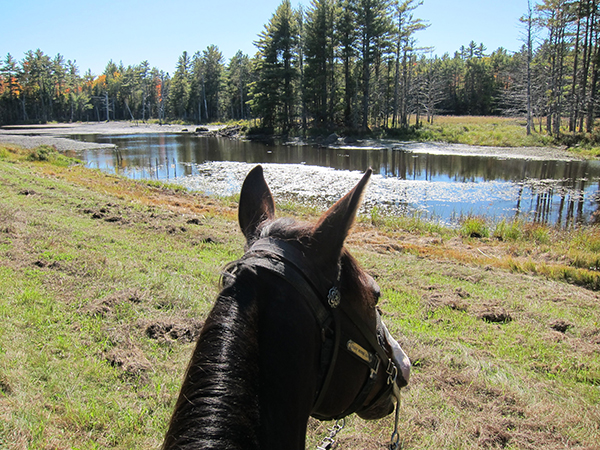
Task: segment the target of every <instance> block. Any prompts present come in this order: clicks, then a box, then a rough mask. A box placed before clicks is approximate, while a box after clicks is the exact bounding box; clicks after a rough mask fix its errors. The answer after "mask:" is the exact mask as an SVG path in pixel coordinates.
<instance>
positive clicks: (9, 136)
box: [0, 121, 584, 161]
mask: <svg viewBox="0 0 600 450" xmlns="http://www.w3.org/2000/svg"><path fill="white" fill-rule="evenodd" d="M197 127H199V126H198V125H172V124H164V125H159V124H156V123H152V124H150V123H143V122H128V121H112V122H77V123H66V124H47V125H9V126H4V127H0V144H13V145H19V146H21V147H24V148H28V149H30V148H35V147H38V146H40V145H50V146H54V147H55V148H56V149H57V150H58V151H83V150H94V149H100V148H115V145H114V144H99V143H94V142H83V141H78V140H74V139H71V138H70V137H69V136H72V135H78V134H82V135H83V134H88V135H93V134H102V135H127V134H160V133H166V134H180V133H181V134H194V133H195V129H196V128H197ZM202 128H204V129H205V130H207V131H208V132H214V131H217V130H219V129H221V128H224V125H202ZM355 142H356V144H357V145H351V146H350V147H352V148H361V147H362V148H373V146H375V147H382V148H388V149H390V150H404V151H408V152H412V153H431V151H432V150H433V151H434V152H435V153H436V154H445V155H462V156H465V155H467V156H484V157H496V158H514V159H549V160H571V161H580V160H583V159H584V158H581V157H578V156H576V155H573V154H572V153H569V152H568V151H566V150H564V149H562V148H558V147H484V146H473V145H466V144H451V143H446V142H412V141H392V140H388V139H384V140H369V139H366V140H358V141H355ZM299 144H300V145H311V144H310V143H308V142H299ZM326 147H329V148H331V149H343V148H347V147H348V145H345V144H344V141H343V139H339V140H338V142H335V143H332V144H331V145H328V146H326Z"/></svg>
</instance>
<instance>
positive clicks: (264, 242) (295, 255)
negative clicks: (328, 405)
mask: <svg viewBox="0 0 600 450" xmlns="http://www.w3.org/2000/svg"><path fill="white" fill-rule="evenodd" d="M240 263H243V264H247V265H249V266H252V267H260V268H263V269H265V270H268V271H269V272H271V273H273V274H275V275H278V276H279V277H281V278H282V279H283V280H285V281H286V282H287V283H289V284H290V285H291V286H292V287H294V289H296V290H297V291H298V292H299V293H300V294H301V295H302V296H304V298H306V300H307V303H308V305H309V307H310V308H311V310H312V311H313V314H314V316H315V318H316V319H317V323H318V325H319V328H320V330H321V333H322V335H323V337H324V336H325V332H326V330H327V329H329V328H330V327H331V326H332V324H333V336H334V338H333V340H334V342H333V347H332V350H331V352H332V354H331V358H327V359H329V364H328V365H327V372H326V374H325V376H324V378H323V381H322V383H320V384H321V387H320V389H319V391H318V394H317V395H316V399H315V402H314V404H313V408H312V409H313V411H316V410H317V409H318V408H319V406H321V403H322V402H323V400H324V399H325V395H326V393H327V391H328V389H329V385H330V384H331V381H332V378H333V372H334V369H335V365H336V361H337V357H338V353H339V348H340V339H341V326H340V319H339V314H338V313H337V311H335V310H334V309H330V310H328V309H327V308H326V307H325V306H324V304H323V301H322V300H321V299H322V298H326V295H325V294H321V292H327V288H328V287H327V286H326V287H325V288H322V287H321V289H319V287H318V286H319V285H322V283H319V282H318V281H317V280H316V279H315V278H312V277H311V276H310V275H309V274H310V273H311V271H310V269H311V267H308V262H307V261H306V257H305V256H304V253H302V252H301V251H300V250H298V249H296V248H295V247H293V246H291V245H290V244H287V243H285V242H284V241H280V240H274V239H270V238H265V239H260V240H258V241H256V242H255V243H254V244H253V245H252V246H251V247H250V249H249V250H248V252H247V253H246V254H245V255H244V256H243V257H242V258H241V259H240ZM331 285H332V286H333V283H332V284H331Z"/></svg>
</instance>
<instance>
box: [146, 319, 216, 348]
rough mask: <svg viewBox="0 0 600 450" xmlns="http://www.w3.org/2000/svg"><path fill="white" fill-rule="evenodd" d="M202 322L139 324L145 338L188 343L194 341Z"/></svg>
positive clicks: (177, 321) (172, 320)
mask: <svg viewBox="0 0 600 450" xmlns="http://www.w3.org/2000/svg"><path fill="white" fill-rule="evenodd" d="M203 325H204V323H203V322H201V321H199V320H196V319H177V318H172V319H170V320H167V319H163V320H158V321H154V322H147V321H146V322H141V323H140V326H141V327H142V328H143V329H144V330H145V331H144V332H145V334H146V336H148V337H149V338H150V339H156V340H158V341H163V342H164V341H167V342H168V341H178V342H181V343H189V342H193V341H195V340H196V338H197V337H198V335H199V334H200V330H201V329H202V326H203Z"/></svg>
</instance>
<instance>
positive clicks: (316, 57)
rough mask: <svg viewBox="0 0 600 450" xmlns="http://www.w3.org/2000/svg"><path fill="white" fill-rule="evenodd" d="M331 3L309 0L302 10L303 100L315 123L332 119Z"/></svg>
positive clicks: (318, 124) (330, 121)
mask: <svg viewBox="0 0 600 450" xmlns="http://www.w3.org/2000/svg"><path fill="white" fill-rule="evenodd" d="M334 50H335V42H334V4H333V0H313V1H312V4H311V7H310V8H309V9H308V11H307V14H306V28H305V34H304V57H305V60H306V66H305V70H304V79H305V83H304V85H305V101H306V104H307V109H308V114H309V115H310V116H311V117H312V118H313V119H314V121H315V124H316V126H318V127H322V126H327V125H330V124H332V123H333V117H332V115H333V103H334V71H335V67H334Z"/></svg>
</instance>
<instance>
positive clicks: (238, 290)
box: [163, 166, 410, 450]
mask: <svg viewBox="0 0 600 450" xmlns="http://www.w3.org/2000/svg"><path fill="white" fill-rule="evenodd" d="M370 175H371V170H369V171H367V173H366V174H365V175H364V177H363V178H362V180H361V181H360V182H359V183H358V184H357V186H356V187H355V188H354V189H352V190H351V191H350V192H349V193H348V194H347V195H346V196H345V197H343V198H342V199H341V200H339V201H338V202H337V203H336V204H335V205H334V206H332V207H331V208H330V209H329V210H328V211H327V212H326V213H325V214H323V216H322V217H321V219H320V220H319V221H318V223H317V224H316V225H307V224H301V223H297V222H295V221H293V220H290V219H275V204H274V202H273V197H272V195H271V192H270V190H269V187H268V186H267V183H266V182H265V180H264V177H263V170H262V168H261V167H260V166H258V167H256V168H254V169H253V170H252V171H251V172H250V173H249V174H248V176H247V177H246V180H245V181H244V185H243V187H242V192H241V197H240V205H239V223H240V226H241V229H242V232H243V233H244V236H245V237H246V241H247V247H246V253H245V255H244V256H243V257H242V258H241V259H240V260H239V261H236V262H234V263H232V264H230V265H229V267H228V268H227V269H226V271H225V273H224V275H223V279H222V284H223V290H222V291H221V293H220V294H219V296H218V298H217V300H216V303H215V305H214V307H213V309H212V311H211V312H210V314H209V316H208V318H207V320H206V323H205V325H204V328H203V329H202V332H201V335H200V338H199V339H198V343H197V345H196V349H195V351H194V353H193V356H192V359H191V361H190V364H189V367H188V369H187V373H186V375H185V379H184V382H183V386H182V388H181V392H180V394H179V398H178V400H177V404H176V405H175V411H174V413H173V417H172V418H171V423H170V425H169V430H168V431H167V435H166V438H165V443H164V447H163V448H164V449H219V450H224V449H244V450H246V449H248V450H250V449H257V450H258V449H261V450H270V449H273V450H274V449H278V450H300V449H304V445H305V435H306V426H307V422H308V418H309V416H311V415H312V416H314V417H317V418H319V419H334V418H335V419H337V418H342V417H345V416H347V415H348V414H352V413H354V412H356V413H357V414H358V415H359V416H360V417H362V418H364V419H377V418H381V417H384V416H386V415H388V414H390V413H391V412H392V411H393V410H394V403H393V402H394V395H395V392H397V390H398V389H399V388H400V387H402V386H405V385H406V384H407V383H408V378H409V370H410V362H409V361H408V358H407V357H406V355H405V354H404V353H403V352H402V350H401V349H400V346H399V345H398V343H397V342H396V341H395V340H394V339H393V338H392V337H391V336H390V334H389V332H388V331H387V329H386V328H385V325H383V322H382V321H381V318H380V315H379V312H378V310H377V307H376V304H377V300H378V298H379V295H380V294H379V288H378V286H377V284H376V283H375V281H374V280H373V278H371V277H370V276H369V275H367V273H365V272H364V271H363V270H362V269H361V268H360V267H359V265H358V263H357V262H356V260H355V259H354V258H353V257H352V256H351V255H350V253H348V251H347V250H346V249H345V248H344V240H345V239H346V236H347V234H348V231H349V230H350V227H351V225H352V223H353V221H354V218H355V215H356V212H357V210H358V208H359V206H360V203H361V198H362V195H363V192H364V190H365V187H366V185H367V183H368V180H369V177H370Z"/></svg>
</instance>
